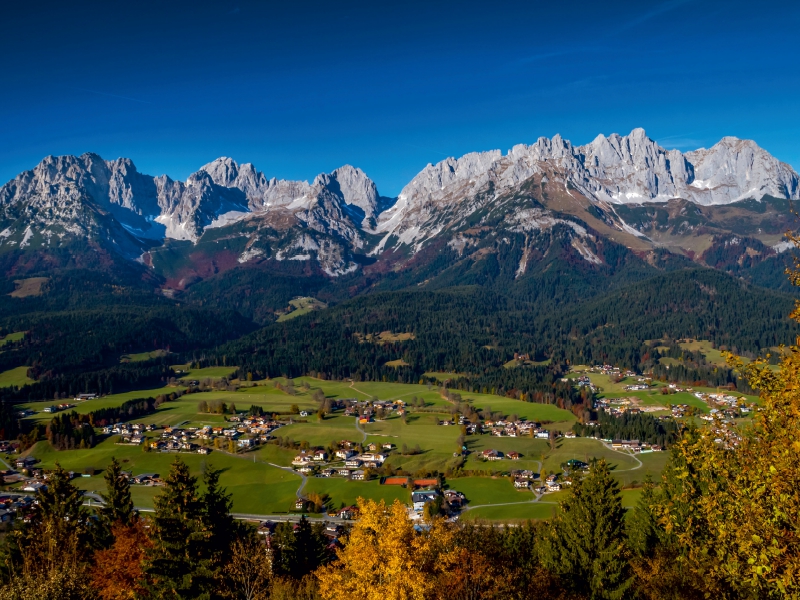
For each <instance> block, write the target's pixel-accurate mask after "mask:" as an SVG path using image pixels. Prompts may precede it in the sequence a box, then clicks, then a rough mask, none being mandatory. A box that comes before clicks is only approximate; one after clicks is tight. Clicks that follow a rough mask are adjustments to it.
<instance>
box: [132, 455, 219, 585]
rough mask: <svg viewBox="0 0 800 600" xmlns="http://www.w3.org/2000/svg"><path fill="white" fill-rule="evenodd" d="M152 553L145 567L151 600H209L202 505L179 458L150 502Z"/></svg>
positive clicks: (209, 581)
mask: <svg viewBox="0 0 800 600" xmlns="http://www.w3.org/2000/svg"><path fill="white" fill-rule="evenodd" d="M154 508H155V515H154V517H153V525H152V527H151V537H152V541H153V549H152V550H151V551H150V552H149V557H148V559H147V561H146V563H145V573H146V574H147V575H148V576H149V577H150V578H151V580H152V584H151V585H150V591H151V593H152V595H153V596H154V597H155V598H170V599H173V598H180V599H187V600H188V599H196V598H209V597H211V596H210V594H209V591H208V590H209V589H211V588H212V577H211V573H210V571H209V569H208V566H207V564H206V561H204V556H203V555H204V554H205V552H204V550H205V547H206V543H205V542H206V540H207V536H206V535H205V533H204V532H203V530H202V510H203V507H202V504H201V502H200V499H199V497H198V493H197V478H196V477H192V475H191V474H190V473H189V467H188V466H186V463H184V462H183V461H182V460H181V459H180V457H177V458H176V459H175V462H173V463H172V468H171V469H170V473H169V477H167V480H166V482H165V486H164V490H163V491H162V492H161V493H160V494H159V495H157V496H156V497H155V499H154Z"/></svg>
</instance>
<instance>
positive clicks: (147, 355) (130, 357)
mask: <svg viewBox="0 0 800 600" xmlns="http://www.w3.org/2000/svg"><path fill="white" fill-rule="evenodd" d="M169 354H170V353H169V352H167V351H166V350H151V351H150V352H139V353H138V354H123V355H122V356H121V357H120V359H119V362H123V363H126V362H142V361H144V360H150V359H151V358H162V357H164V356H169Z"/></svg>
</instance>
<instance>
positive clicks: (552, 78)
mask: <svg viewBox="0 0 800 600" xmlns="http://www.w3.org/2000/svg"><path fill="white" fill-rule="evenodd" d="M76 4H79V6H76ZM2 15H3V24H4V28H3V29H4V31H3V36H2V38H0V56H2V57H3V60H2V61H0V76H1V77H2V81H3V82H4V85H3V88H2V92H0V181H7V180H8V179H11V178H12V177H14V176H15V175H16V174H17V173H19V172H21V171H23V170H25V169H29V168H32V167H33V166H34V165H35V164H36V163H37V162H39V160H41V159H42V158H43V157H44V156H46V155H48V154H81V153H83V152H87V151H92V152H97V153H99V154H100V155H101V156H103V157H104V158H107V159H110V158H116V157H119V156H126V157H129V158H131V159H133V161H134V162H135V164H136V165H137V167H138V168H139V170H140V171H142V172H145V173H148V174H151V175H159V174H162V173H167V174H169V175H170V176H172V177H174V178H180V179H183V178H185V177H186V176H188V175H189V174H190V173H191V172H193V171H195V170H197V168H198V167H200V166H201V165H202V164H204V163H206V162H208V161H210V160H213V159H214V158H216V157H218V156H231V157H233V158H235V159H236V160H237V161H239V162H252V163H254V164H255V165H256V167H258V168H259V169H260V170H262V171H264V173H265V174H266V175H267V176H269V177H272V176H275V177H278V178H285V179H311V178H313V177H314V176H315V175H316V174H317V173H319V172H323V171H330V170H332V169H334V168H336V167H338V166H340V165H342V164H345V163H349V164H353V165H355V166H358V167H361V168H362V169H364V170H365V171H366V172H367V174H368V175H370V176H371V177H372V178H373V179H374V180H375V181H376V183H377V184H378V188H379V190H380V191H381V193H383V194H385V195H396V194H397V193H398V192H399V191H400V189H401V188H402V186H403V185H404V184H405V183H407V182H408V181H409V180H410V179H411V178H412V177H413V176H414V175H415V174H416V173H417V172H418V171H419V170H420V169H422V168H423V167H424V166H425V165H426V164H427V163H429V162H434V163H435V162H437V161H439V160H441V159H443V158H445V157H446V156H460V155H462V154H464V153H466V152H471V151H479V150H489V149H493V148H500V149H502V150H503V151H506V150H507V149H508V148H510V147H511V146H512V145H514V144H516V143H532V142H533V141H535V140H536V138H538V137H540V136H548V137H550V136H552V135H554V134H555V133H561V134H562V135H563V136H564V137H565V138H567V139H570V140H572V141H573V143H576V144H582V143H587V142H589V141H591V140H592V139H593V138H594V137H595V136H596V135H597V134H598V133H604V134H610V133H613V132H618V133H622V134H625V133H628V132H629V131H630V130H631V129H633V128H634V127H644V128H645V129H646V130H647V132H648V134H649V135H650V137H652V138H654V139H656V140H658V141H659V142H660V143H661V144H662V145H664V146H665V147H668V148H673V147H676V148H679V149H681V150H689V149H694V148H697V147H701V146H706V147H708V146H710V145H713V144H714V143H715V142H717V141H718V140H719V139H720V138H721V137H722V136H725V135H735V136H737V137H741V138H752V139H755V140H756V141H757V142H758V143H759V144H760V145H761V146H763V147H764V148H766V149H767V150H769V151H770V152H771V153H773V154H774V155H775V156H777V157H778V158H779V159H781V160H783V161H786V162H788V163H790V164H791V165H793V166H794V168H795V170H800V144H798V141H799V140H800V50H799V49H798V47H797V42H796V39H797V32H798V30H799V29H800V27H798V26H800V3H798V2H788V1H786V2H774V1H769V0H766V1H762V2H759V3H755V4H754V3H752V2H740V1H738V0H733V1H717V0H713V1H703V0H696V1H691V0H668V1H666V2H641V1H639V2H613V1H609V2H597V1H592V2H580V1H575V2H569V3H556V2H546V3H545V2H538V1H534V0H527V1H526V2H497V3H487V2H482V3H474V4H473V3H470V2H458V3H455V2H454V3H444V2H430V1H427V2H414V1H404V2H397V3H391V2H371V3H346V2H339V3H332V2H329V3H315V2H302V1H295V2H282V3H280V4H278V3H273V2H269V3H268V2H249V1H236V0H220V1H219V2H179V1H170V2H163V1H158V2H135V3H134V2H121V1H117V0H106V1H105V2H98V3H92V2H82V3H66V2H58V3H56V2H15V3H14V4H10V3H5V4H4V7H3V11H2Z"/></svg>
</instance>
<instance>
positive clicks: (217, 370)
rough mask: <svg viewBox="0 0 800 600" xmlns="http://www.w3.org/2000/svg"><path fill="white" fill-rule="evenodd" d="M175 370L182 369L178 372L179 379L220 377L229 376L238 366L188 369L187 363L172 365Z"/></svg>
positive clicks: (231, 375) (200, 379)
mask: <svg viewBox="0 0 800 600" xmlns="http://www.w3.org/2000/svg"><path fill="white" fill-rule="evenodd" d="M172 368H173V369H175V370H176V371H183V373H181V374H180V378H181V379H197V380H198V381H202V380H203V379H222V378H223V377H227V378H229V379H230V378H231V377H233V374H234V373H236V370H237V369H238V368H239V367H206V368H204V369H190V368H189V365H172Z"/></svg>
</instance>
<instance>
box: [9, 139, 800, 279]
mask: <svg viewBox="0 0 800 600" xmlns="http://www.w3.org/2000/svg"><path fill="white" fill-rule="evenodd" d="M797 199H800V182H799V181H798V175H797V173H795V171H794V170H793V169H792V168H791V167H790V166H789V165H787V164H785V163H782V162H780V161H779V160H777V159H776V158H774V157H773V156H771V155H770V154H769V153H768V152H766V151H765V150H763V149H762V148H760V147H759V146H758V145H757V144H756V143H755V142H753V141H750V140H740V139H738V138H734V137H726V138H723V139H722V140H721V141H720V142H719V143H717V144H715V145H714V146H713V147H712V148H709V149H704V148H701V149H698V150H694V151H692V152H687V153H681V152H679V151H678V150H666V149H665V148H662V147H661V146H659V145H658V144H657V143H656V142H655V141H653V140H652V139H650V138H648V137H647V135H646V134H645V132H644V130H643V129H634V130H633V131H632V132H631V133H630V134H629V135H626V136H620V135H617V134H612V135H610V136H607V137H606V136H603V135H599V136H598V137H597V138H596V139H595V140H593V141H592V142H591V143H589V144H586V145H583V146H573V145H572V144H571V143H570V142H569V141H568V140H565V139H563V138H562V137H561V136H559V135H556V136H554V137H553V138H552V139H548V138H544V137H542V138H539V139H538V140H537V141H536V142H535V143H533V144H531V145H524V144H520V145H517V146H514V147H513V148H511V149H510V150H509V151H508V152H507V153H505V154H503V153H502V152H501V151H499V150H492V151H488V152H479V153H470V154H466V155H464V156H462V157H461V158H447V159H445V160H443V161H441V162H439V163H437V164H429V165H427V166H426V167H425V168H424V169H423V170H422V171H421V172H420V173H419V174H418V175H417V176H416V177H414V178H413V179H412V180H411V181H410V182H409V183H408V184H407V185H406V186H405V187H404V188H403V189H402V191H401V192H400V194H399V196H398V197H397V198H387V197H383V196H381V195H380V194H379V192H378V189H377V186H376V185H375V183H374V182H373V181H372V180H371V179H370V178H369V177H368V176H367V175H366V174H365V173H364V172H363V171H362V170H361V169H358V168H355V167H352V166H350V165H345V166H343V167H341V168H339V169H336V170H335V171H333V172H331V173H323V174H320V175H318V176H317V177H316V178H315V179H314V181H312V182H310V183H309V182H307V181H286V180H279V179H276V178H274V177H273V178H267V176H265V175H264V173H262V172H260V171H257V170H256V168H255V167H254V166H253V165H251V164H249V163H245V164H238V163H236V162H235V161H234V160H233V159H231V158H224V157H223V158H219V159H217V160H215V161H213V162H211V163H209V164H207V165H204V166H203V167H201V168H200V169H199V170H198V171H197V172H196V173H193V174H192V175H190V176H189V177H188V178H187V180H186V181H176V180H173V179H171V178H170V177H168V176H167V175H161V176H158V177H151V176H148V175H144V174H142V173H139V172H138V171H137V169H136V167H135V166H134V164H133V162H132V161H131V160H129V159H125V158H120V159H116V160H111V161H107V160H103V159H102V158H101V157H99V156H98V155H96V154H90V153H87V154H84V155H82V156H79V157H75V156H60V157H53V156H49V157H47V158H45V159H44V160H42V162H41V163H39V164H38V165H37V166H36V167H34V168H33V169H32V170H30V171H26V172H24V173H21V174H20V175H18V176H17V177H16V178H15V179H13V180H11V181H9V182H8V183H6V184H5V185H4V186H2V187H1V188H0V253H3V252H5V253H8V252H20V251H27V252H30V251H36V250H48V249H54V248H58V247H60V246H63V245H65V244H70V243H73V242H75V241H76V240H85V241H89V242H91V244H93V245H94V247H96V248H102V249H104V251H106V252H109V253H111V254H114V255H117V256H121V257H124V258H126V259H130V260H135V261H139V262H142V263H144V264H146V265H148V266H151V267H155V266H157V263H158V260H157V259H156V258H154V257H155V256H156V255H157V254H158V252H159V251H160V248H162V247H164V246H165V244H166V245H167V246H169V247H170V248H177V247H178V246H175V243H176V242H186V243H189V245H190V246H189V247H197V246H198V245H199V244H203V243H205V242H212V241H213V242H214V243H215V244H217V245H218V244H219V243H220V240H222V239H225V240H228V242H227V243H226V248H227V250H226V251H227V252H233V253H235V261H234V264H238V265H243V264H247V263H251V262H259V261H264V260H272V261H276V262H281V261H299V262H301V263H306V262H308V263H310V264H313V269H318V270H320V271H321V272H322V273H324V274H326V275H327V276H331V277H335V276H340V275H343V274H347V273H352V272H354V271H356V270H358V269H360V268H362V266H363V265H364V264H367V263H369V262H371V261H375V260H377V261H381V260H387V259H388V258H389V257H391V258H392V261H394V262H393V264H394V263H396V261H398V260H406V261H407V260H410V258H411V257H413V256H414V255H416V254H417V253H419V252H420V251H422V250H423V249H424V248H426V247H428V246H431V247H434V246H437V243H436V242H437V241H439V242H441V243H440V244H439V245H442V244H445V245H446V247H448V248H450V249H451V250H457V251H458V253H459V255H463V253H464V252H466V251H468V250H469V248H470V247H472V246H476V245H479V244H478V239H479V238H480V237H481V235H483V234H486V233H487V229H488V230H492V232H491V233H492V235H496V234H497V233H498V232H502V231H508V232H511V233H514V232H516V233H522V234H524V235H527V236H528V239H531V237H532V236H533V235H534V233H536V232H542V231H549V230H551V229H552V228H554V227H557V226H566V228H567V229H566V230H567V231H568V232H570V233H569V236H570V240H571V241H570V242H569V244H570V245H571V246H572V247H573V248H574V249H575V251H576V252H577V254H578V255H579V256H581V257H582V258H583V259H584V260H586V261H588V262H594V261H601V260H602V259H600V258H598V257H597V255H596V253H595V251H594V250H593V249H592V247H593V244H594V242H593V240H594V239H596V238H597V236H598V235H600V236H604V237H606V238H609V239H610V240H612V241H613V242H615V243H618V244H622V245H624V246H626V247H628V248H630V249H633V250H637V251H646V250H652V249H658V248H666V249H668V250H670V251H676V252H678V253H682V254H686V255H689V256H690V258H691V257H692V256H693V254H695V253H696V251H695V250H692V249H691V248H690V246H692V244H691V243H689V242H687V240H688V239H689V238H692V237H693V238H697V237H698V236H712V237H713V236H718V235H719V234H721V233H729V232H731V231H733V229H734V228H733V226H732V225H731V223H728V222H726V219H728V221H730V220H731V219H733V218H734V217H732V216H731V214H732V213H731V210H734V209H739V208H741V209H742V210H744V211H745V212H748V211H749V212H748V215H750V213H752V212H753V210H752V207H750V205H749V204H747V203H748V202H750V203H752V202H753V201H755V202H762V201H764V202H765V203H766V204H769V203H770V202H772V201H774V200H784V201H787V200H797ZM676 207H681V208H676ZM725 207H727V212H726V210H725ZM748 207H750V208H748ZM770 207H771V208H770V209H769V210H767V211H766V212H768V213H770V215H771V216H772V218H771V220H770V224H769V226H767V227H766V228H765V227H763V226H761V225H763V224H764V223H763V219H762V220H761V221H758V223H756V222H755V221H753V228H752V231H739V232H738V233H739V235H740V236H741V235H742V234H744V235H745V236H752V237H754V238H756V239H758V240H760V241H761V243H762V244H764V245H765V247H766V248H773V249H774V251H775V252H779V251H780V250H781V249H782V248H784V247H785V246H786V245H785V243H784V244H783V245H781V244H782V241H781V240H780V239H778V238H779V236H780V234H781V233H783V231H785V230H786V229H787V228H788V227H787V225H788V218H789V217H788V213H786V212H785V211H783V209H781V208H780V207H776V206H774V202H773V204H770ZM676 210H677V211H678V212H676ZM687 210H688V211H689V212H690V213H691V214H693V215H695V217H696V216H697V215H701V217H700V223H694V221H696V220H697V218H695V217H691V218H686V219H683V220H682V221H681V219H680V217H681V211H683V212H684V213H685V212H686V211H687ZM659 211H660V212H659ZM734 212H735V210H734ZM756 212H760V213H764V212H765V211H764V210H762V209H759V211H756ZM781 212H783V215H784V217H785V218H784V219H782V218H781ZM661 213H664V214H666V215H667V216H666V217H663V216H661V217H659V216H657V215H658V214H661ZM726 215H727V217H726ZM750 216H752V215H750ZM748 218H749V217H748ZM659 219H660V221H659ZM744 220H745V222H749V221H748V219H747V218H745V219H744ZM751 220H752V219H751ZM679 221H680V222H679ZM481 232H483V233H481ZM231 240H233V241H231ZM437 247H438V246H437ZM527 253H528V252H527V250H526V251H525V253H524V254H526V255H527ZM229 262H230V261H229ZM526 264H527V263H526V262H525V261H523V262H521V263H520V265H519V269H521V272H524V271H525V268H526V266H525V265H526ZM393 268H394V267H393Z"/></svg>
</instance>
